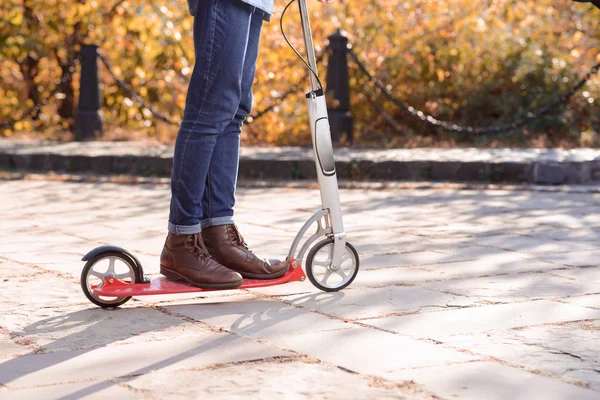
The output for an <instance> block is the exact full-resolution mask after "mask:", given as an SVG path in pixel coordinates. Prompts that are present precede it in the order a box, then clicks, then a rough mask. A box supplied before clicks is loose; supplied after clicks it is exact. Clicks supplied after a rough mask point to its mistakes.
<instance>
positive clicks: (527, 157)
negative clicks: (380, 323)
mask: <svg viewBox="0 0 600 400" xmlns="http://www.w3.org/2000/svg"><path fill="white" fill-rule="evenodd" d="M172 154H173V149H172V147H169V146H165V145H146V144H142V143H136V142H76V143H57V142H45V141H19V140H12V139H3V140H0V168H1V169H4V170H16V171H23V172H49V171H53V172H59V173H96V174H109V175H110V174H129V175H133V176H142V177H169V176H170V173H171V166H172V163H173V158H172ZM335 157H336V169H337V173H338V177H339V178H340V179H346V180H356V181H380V180H384V181H431V182H485V183H529V184H541V185H563V184H569V185H573V184H594V183H599V182H600V150H594V149H574V150H561V149H547V150H541V149H472V148H470V149H412V150H411V149H391V150H370V149H349V148H340V149H336V150H335ZM239 178H240V179H248V180H250V179H257V180H306V179H310V180H314V179H315V178H316V173H315V166H314V161H313V158H312V150H311V149H310V148H302V147H296V148H294V147H277V148H267V147H242V151H241V156H240V169H239Z"/></svg>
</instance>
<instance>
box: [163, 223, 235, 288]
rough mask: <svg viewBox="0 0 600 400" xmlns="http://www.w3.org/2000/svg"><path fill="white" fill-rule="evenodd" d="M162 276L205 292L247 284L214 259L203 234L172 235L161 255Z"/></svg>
mask: <svg viewBox="0 0 600 400" xmlns="http://www.w3.org/2000/svg"><path fill="white" fill-rule="evenodd" d="M160 273H161V274H163V275H164V276H166V277H167V278H169V279H173V280H182V281H185V282H188V283H189V284H191V285H194V286H197V287H200V288H205V289H233V288H236V287H238V286H240V285H241V284H242V282H244V280H243V279H242V277H241V275H240V274H238V273H237V272H234V271H232V270H230V269H227V268H225V267H224V266H223V265H221V264H219V263H218V262H217V261H216V260H215V259H214V258H213V257H211V255H210V254H209V253H208V250H207V249H206V246H205V245H204V243H203V242H202V237H201V235H200V234H199V233H195V234H192V235H176V234H174V233H170V232H169V234H168V235H167V240H166V241H165V246H164V248H163V251H162V254H161V255H160Z"/></svg>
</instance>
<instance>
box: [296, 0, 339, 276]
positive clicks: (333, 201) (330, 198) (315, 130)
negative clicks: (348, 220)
mask: <svg viewBox="0 0 600 400" xmlns="http://www.w3.org/2000/svg"><path fill="white" fill-rule="evenodd" d="M298 5H299V7H300V17H301V19H302V34H303V35H304V44H305V46H306V53H307V56H308V65H309V66H310V68H311V69H312V71H309V76H310V82H311V86H312V90H311V91H310V92H309V93H308V94H307V95H306V99H307V104H308V116H309V121H310V130H311V134H312V142H313V149H314V153H315V164H316V167H317V178H318V180H319V188H320V191H321V201H322V203H323V209H325V210H327V211H329V222H330V224H331V229H332V234H333V239H334V246H333V251H332V254H330V257H331V258H332V264H331V266H332V269H337V268H339V267H340V265H341V263H342V256H343V255H344V250H345V247H346V232H345V231H344V224H343V221H342V208H341V205H340V196H339V190H338V182H337V175H336V172H335V162H334V159H333V146H332V144H331V130H330V128H329V119H328V116H327V104H326V101H325V93H324V92H323V88H322V87H321V86H320V84H319V79H318V76H317V62H316V58H315V50H314V46H313V40H312V31H311V28H310V19H309V16H308V10H307V6H306V0H298Z"/></svg>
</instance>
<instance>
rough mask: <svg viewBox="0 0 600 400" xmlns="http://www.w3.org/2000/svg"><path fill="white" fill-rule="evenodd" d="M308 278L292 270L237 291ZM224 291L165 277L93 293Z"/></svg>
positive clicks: (113, 285)
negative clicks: (203, 287)
mask: <svg viewBox="0 0 600 400" xmlns="http://www.w3.org/2000/svg"><path fill="white" fill-rule="evenodd" d="M305 278H306V275H305V274H304V271H303V270H302V268H300V267H296V268H290V269H289V270H288V272H286V273H285V274H284V275H283V276H281V277H279V278H276V279H244V283H243V284H242V285H241V286H238V287H237V288H235V289H252V288H259V287H265V286H276V285H282V284H284V283H289V282H297V281H303V280H304V279H305ZM215 290H223V289H202V288H199V287H196V286H192V285H189V284H187V283H183V282H178V281H172V280H169V279H167V278H165V277H162V276H161V277H158V278H154V279H151V280H150V282H149V283H128V282H123V281H120V280H118V279H112V280H108V281H107V282H106V283H105V284H104V286H102V287H94V288H92V291H93V292H94V294H96V295H99V296H108V297H129V296H149V295H154V294H177V293H194V292H212V291H215Z"/></svg>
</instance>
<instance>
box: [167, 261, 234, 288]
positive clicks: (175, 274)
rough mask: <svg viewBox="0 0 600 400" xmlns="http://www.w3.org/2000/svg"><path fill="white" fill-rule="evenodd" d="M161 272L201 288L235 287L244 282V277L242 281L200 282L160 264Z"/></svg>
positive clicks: (171, 278)
mask: <svg viewBox="0 0 600 400" xmlns="http://www.w3.org/2000/svg"><path fill="white" fill-rule="evenodd" d="M160 273H161V274H162V275H164V276H166V277H167V278H168V279H170V280H172V281H184V282H186V283H189V284H190V285H192V286H195V287H199V288H201V289H235V288H236V287H238V286H240V285H241V284H242V283H244V280H243V279H242V280H241V281H238V282H232V283H198V282H194V281H192V280H190V279H189V278H187V277H185V276H183V275H181V274H180V273H178V272H176V271H173V270H172V269H169V268H167V267H165V266H162V265H161V266H160Z"/></svg>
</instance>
